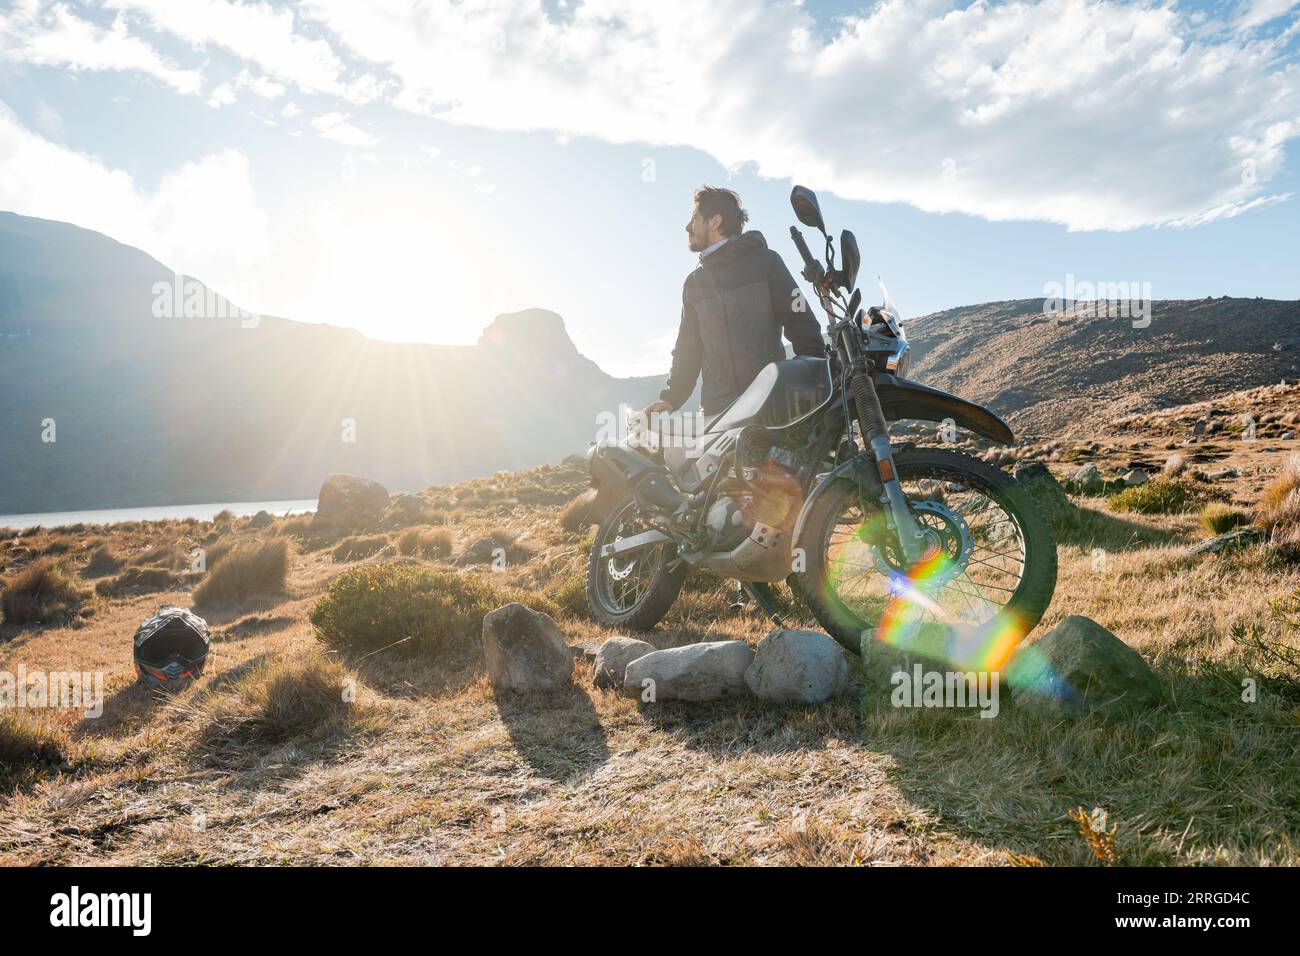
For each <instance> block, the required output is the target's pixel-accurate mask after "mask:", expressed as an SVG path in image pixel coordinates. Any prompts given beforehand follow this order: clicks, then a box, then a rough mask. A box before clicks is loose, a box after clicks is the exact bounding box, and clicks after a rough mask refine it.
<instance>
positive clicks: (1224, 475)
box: [1205, 468, 1237, 481]
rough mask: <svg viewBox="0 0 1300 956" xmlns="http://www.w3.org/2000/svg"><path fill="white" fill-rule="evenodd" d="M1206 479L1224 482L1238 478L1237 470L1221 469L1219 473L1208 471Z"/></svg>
mask: <svg viewBox="0 0 1300 956" xmlns="http://www.w3.org/2000/svg"><path fill="white" fill-rule="evenodd" d="M1205 477H1206V478H1208V479H1209V480H1210V481H1224V480H1226V479H1228V478H1236V477H1237V469H1235V468H1221V469H1219V470H1218V471H1207V472H1206V473H1205Z"/></svg>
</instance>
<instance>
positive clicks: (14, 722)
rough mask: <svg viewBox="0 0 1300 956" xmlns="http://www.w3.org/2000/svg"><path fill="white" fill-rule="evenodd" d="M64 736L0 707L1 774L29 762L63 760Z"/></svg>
mask: <svg viewBox="0 0 1300 956" xmlns="http://www.w3.org/2000/svg"><path fill="white" fill-rule="evenodd" d="M66 755H67V738H66V737H65V736H64V735H63V734H61V733H59V732H57V731H54V730H51V729H50V728H48V727H46V726H45V725H44V724H40V723H36V722H35V721H32V720H28V719H27V718H25V717H23V716H21V715H20V714H16V713H9V712H7V711H3V710H0V778H2V777H4V776H6V775H7V773H9V772H12V771H18V770H23V769H27V768H29V767H32V766H41V765H46V766H49V765H57V764H61V763H63V762H64V761H65V759H66Z"/></svg>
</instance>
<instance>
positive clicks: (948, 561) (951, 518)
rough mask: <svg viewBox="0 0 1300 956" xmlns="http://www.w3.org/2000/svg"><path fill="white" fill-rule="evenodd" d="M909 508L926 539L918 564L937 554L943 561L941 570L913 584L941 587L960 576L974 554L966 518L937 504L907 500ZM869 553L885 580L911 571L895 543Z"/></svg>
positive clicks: (874, 548)
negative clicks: (924, 550)
mask: <svg viewBox="0 0 1300 956" xmlns="http://www.w3.org/2000/svg"><path fill="white" fill-rule="evenodd" d="M908 506H909V507H910V508H911V511H912V514H913V515H915V516H916V519H917V523H918V524H919V525H920V526H921V531H922V533H923V534H924V535H925V538H926V553H925V557H923V558H922V559H921V561H922V562H928V561H930V560H932V559H933V558H934V557H935V556H937V555H938V554H940V553H942V554H943V556H944V559H945V560H944V565H943V567H942V568H940V569H938V570H936V571H933V572H931V573H927V574H926V575H925V577H924V579H922V580H919V581H917V582H916V583H917V584H918V585H924V586H926V587H936V588H937V587H942V586H943V585H945V584H947V583H948V582H949V581H951V580H952V579H953V578H956V577H958V576H959V575H961V574H962V572H964V571H965V570H966V567H967V565H969V564H970V558H971V555H972V554H974V553H975V539H974V536H973V535H972V534H971V530H970V526H969V525H968V524H967V523H966V519H965V518H963V517H962V516H961V515H959V514H957V513H956V512H954V511H953V510H952V509H950V508H949V507H948V506H947V505H945V504H942V503H941V502H938V501H909V502H908ZM871 550H872V554H873V556H874V558H875V564H876V570H877V571H878V572H880V573H881V574H882V575H884V576H885V577H887V578H892V577H893V576H894V575H897V574H902V575H904V576H907V575H908V572H909V570H910V568H909V567H908V566H907V564H906V563H905V562H904V561H903V560H902V555H901V554H899V549H898V545H897V543H888V544H885V545H875V546H874V547H873V548H872V549H871Z"/></svg>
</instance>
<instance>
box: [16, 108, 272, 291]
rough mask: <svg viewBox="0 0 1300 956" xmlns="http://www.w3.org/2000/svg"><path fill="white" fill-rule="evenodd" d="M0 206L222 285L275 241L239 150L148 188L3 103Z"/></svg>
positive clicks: (183, 168) (187, 167)
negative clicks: (101, 237) (41, 131)
mask: <svg viewBox="0 0 1300 956" xmlns="http://www.w3.org/2000/svg"><path fill="white" fill-rule="evenodd" d="M0 209H7V210H12V211H13V212H16V213H19V214H20V215H25V216H39V217H41V218H43V219H55V220H60V221H64V222H72V223H76V224H77V225H78V226H82V227H83V228H86V229H94V230H97V231H99V232H102V233H104V234H105V235H109V236H112V237H113V238H114V239H116V240H118V241H119V242H123V243H126V244H127V245H131V246H135V247H137V248H139V249H143V250H144V251H145V252H148V253H149V254H150V255H152V256H154V257H155V258H156V259H158V260H159V261H160V262H162V263H163V264H164V265H167V266H169V267H171V268H173V269H176V270H178V271H182V272H185V273H187V274H190V275H197V276H199V277H201V278H203V279H204V280H205V281H209V282H213V283H216V287H217V288H220V287H221V286H220V279H221V277H233V278H236V279H237V278H239V277H241V276H242V275H243V274H244V272H245V270H246V269H247V268H248V267H249V265H250V264H251V263H254V262H256V260H257V259H258V258H259V257H261V256H263V255H265V254H266V253H267V251H268V250H269V247H270V243H269V241H268V239H267V217H266V215H265V214H264V213H263V212H262V210H261V209H260V208H259V206H258V203H257V197H256V195H255V193H254V191H253V186H252V181H251V174H250V170H249V165H248V160H247V158H246V157H245V156H244V155H243V154H242V153H240V152H239V151H237V150H233V149H231V150H225V151H224V152H220V153H214V154H212V155H209V156H205V157H203V158H202V159H199V160H196V161H195V162H191V163H186V164H184V165H183V166H181V167H180V168H179V169H176V170H173V171H172V172H169V173H167V174H166V175H164V176H163V177H162V179H161V180H160V181H159V183H158V186H157V188H156V189H154V190H152V191H150V190H145V189H142V188H141V187H140V186H139V185H137V184H136V183H135V182H134V180H132V178H131V176H130V175H128V174H127V173H126V172H124V171H122V170H120V169H112V168H110V167H108V166H106V165H105V164H104V163H103V162H102V161H100V160H99V159H97V158H96V157H94V156H90V155H87V154H85V153H79V152H76V151H74V150H70V149H66V148H65V147H63V146H59V145H57V144H55V143H51V142H49V141H48V140H46V139H44V138H42V137H41V136H39V135H37V134H35V133H33V132H31V131H30V130H28V129H26V128H25V127H24V126H23V125H22V124H21V123H20V122H19V121H18V119H17V117H16V116H14V114H13V113H12V112H11V111H10V110H9V108H8V107H7V106H5V105H4V104H3V103H0Z"/></svg>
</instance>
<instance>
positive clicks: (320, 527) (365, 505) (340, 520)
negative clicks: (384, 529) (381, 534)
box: [311, 475, 388, 532]
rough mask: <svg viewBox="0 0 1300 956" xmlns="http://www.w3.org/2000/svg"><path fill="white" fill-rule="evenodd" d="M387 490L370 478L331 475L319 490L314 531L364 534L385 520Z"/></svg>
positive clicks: (313, 520)
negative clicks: (358, 532) (363, 532)
mask: <svg viewBox="0 0 1300 956" xmlns="http://www.w3.org/2000/svg"><path fill="white" fill-rule="evenodd" d="M387 507H388V489H387V488H385V487H384V486H383V485H381V484H380V483H379V482H377V481H371V480H370V479H369V478H358V477H356V476H354V475H330V476H329V477H328V478H326V479H325V483H324V484H323V485H321V486H320V500H319V501H318V502H317V505H316V514H315V516H314V517H313V518H312V521H311V527H312V531H313V532H317V531H326V530H330V531H339V532H343V531H364V530H368V529H370V528H373V527H375V526H376V525H378V524H379V522H380V521H382V520H383V517H384V511H385V509H386V508H387Z"/></svg>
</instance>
